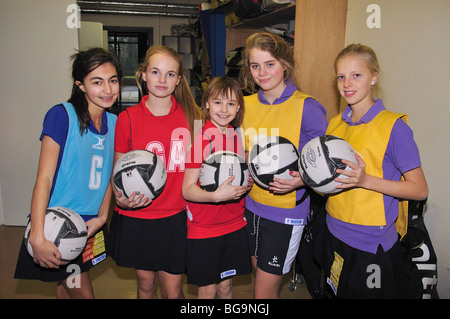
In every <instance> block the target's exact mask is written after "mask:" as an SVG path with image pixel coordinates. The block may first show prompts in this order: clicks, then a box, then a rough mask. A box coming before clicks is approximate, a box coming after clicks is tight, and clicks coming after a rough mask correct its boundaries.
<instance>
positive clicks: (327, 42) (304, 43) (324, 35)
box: [294, 0, 347, 119]
mask: <svg viewBox="0 0 450 319" xmlns="http://www.w3.org/2000/svg"><path fill="white" fill-rule="evenodd" d="M346 15H347V0H297V3H296V18H295V44H294V52H295V57H296V59H297V63H298V67H297V73H296V76H297V83H298V85H299V87H300V89H301V90H302V91H303V92H305V93H307V94H311V95H312V96H314V97H315V98H317V99H318V100H319V102H320V103H321V104H322V105H323V106H324V107H325V109H326V110H327V117H328V119H330V118H331V117H333V116H335V115H336V114H338V110H339V93H338V91H337V89H336V80H335V78H336V76H335V72H334V66H333V65H334V60H335V58H336V56H337V54H338V53H339V52H340V51H341V50H342V49H343V48H344V43H345V24H346Z"/></svg>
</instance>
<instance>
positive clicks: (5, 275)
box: [0, 225, 311, 299]
mask: <svg viewBox="0 0 450 319" xmlns="http://www.w3.org/2000/svg"><path fill="white" fill-rule="evenodd" d="M24 231H25V227H17V226H2V225H0V252H1V253H0V265H1V267H0V299H53V298H55V283H44V282H41V281H36V280H19V279H14V278H13V276H14V270H15V267H16V262H17V255H18V252H19V247H20V245H21V243H22V238H23V234H24ZM89 273H90V276H91V280H92V284H93V286H94V292H95V295H96V298H98V299H135V298H136V276H135V272H134V269H128V268H122V267H117V266H116V265H115V263H114V261H112V259H111V258H107V259H106V260H105V261H103V262H102V263H100V264H99V265H97V266H96V267H94V268H93V269H91V270H90V272H89ZM292 279H293V276H292V274H287V275H285V277H284V279H283V282H282V284H281V289H280V297H281V298H282V299H311V295H310V294H309V293H308V290H307V288H306V284H305V283H304V282H303V283H301V284H294V285H293V286H294V287H295V288H296V289H295V290H294V291H292V289H290V287H289V286H290V283H291V281H292ZM233 284H234V296H235V298H236V299H251V298H253V275H247V276H240V277H237V278H235V279H234V280H233ZM183 291H184V294H185V297H186V299H195V298H196V297H197V289H196V287H195V286H192V285H189V284H187V283H186V280H185V279H184V283H183Z"/></svg>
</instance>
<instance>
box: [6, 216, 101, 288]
mask: <svg viewBox="0 0 450 319" xmlns="http://www.w3.org/2000/svg"><path fill="white" fill-rule="evenodd" d="M107 237H108V231H107V226H106V224H105V225H103V227H102V228H101V229H100V230H99V231H98V232H97V233H96V234H95V235H94V236H92V237H90V238H89V239H88V241H87V243H86V247H85V248H84V251H83V252H82V253H81V254H80V255H79V256H78V257H77V258H75V259H74V260H73V261H72V262H70V263H68V264H66V265H64V266H62V267H59V268H58V269H47V268H43V267H40V266H39V265H38V264H36V263H34V262H33V258H32V257H31V256H30V254H29V253H28V251H27V248H26V247H25V242H24V241H23V242H22V244H21V246H20V251H19V257H18V261H17V266H16V271H15V274H14V278H17V279H37V280H41V281H45V282H56V281H62V280H65V279H67V278H68V277H69V276H71V275H77V274H81V273H83V272H86V271H88V270H89V269H91V268H92V267H93V266H95V265H97V264H98V263H100V262H102V261H103V260H105V259H106V251H107V245H106V243H107ZM74 265H76V266H77V267H74Z"/></svg>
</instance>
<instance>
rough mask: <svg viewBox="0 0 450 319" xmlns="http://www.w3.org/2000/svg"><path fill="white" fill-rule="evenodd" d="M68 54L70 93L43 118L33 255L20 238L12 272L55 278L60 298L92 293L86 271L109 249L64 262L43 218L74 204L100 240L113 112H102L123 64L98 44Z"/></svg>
mask: <svg viewBox="0 0 450 319" xmlns="http://www.w3.org/2000/svg"><path fill="white" fill-rule="evenodd" d="M72 59H73V71H72V75H73V80H74V82H73V89H72V96H71V97H70V99H69V101H68V103H61V104H58V105H55V106H54V107H52V108H51V109H50V110H49V111H48V112H47V114H46V116H45V118H44V123H43V130H42V134H41V137H40V140H41V141H42V144H41V153H40V158H39V166H38V172H37V178H36V184H35V186H34V191H33V197H32V200H31V214H30V221H31V231H30V235H29V242H30V244H31V246H32V249H33V257H31V256H30V255H29V254H28V252H27V250H26V247H25V245H22V246H21V250H20V253H19V260H18V262H17V268H16V273H15V278H22V279H39V280H42V281H46V282H47V281H56V282H57V288H56V297H57V298H94V292H93V288H92V285H91V281H90V279H89V275H88V270H89V269H90V268H92V267H93V266H94V265H95V264H97V263H98V262H100V261H101V260H103V259H105V257H106V250H105V249H106V248H103V249H98V250H97V251H96V253H95V254H92V255H90V256H88V254H83V253H81V254H80V255H79V256H78V257H77V258H76V259H75V260H73V261H72V262H70V263H68V264H67V263H64V262H62V261H61V260H60V258H61V254H60V252H59V251H58V249H57V247H56V246H55V245H54V244H53V243H52V242H51V241H48V240H46V238H45V236H44V220H45V214H46V210H47V207H54V206H62V207H66V208H69V209H72V210H74V211H75V212H77V213H78V214H79V215H81V217H82V218H83V219H84V221H85V222H86V226H87V229H88V238H92V240H93V241H94V245H97V247H105V243H104V240H105V239H106V237H107V236H106V219H107V217H108V210H109V205H110V200H111V194H112V192H111V186H110V178H111V172H112V168H113V150H114V130H115V123H116V119H117V117H116V115H114V114H111V113H108V112H105V111H106V110H107V109H109V108H110V107H112V106H113V104H114V102H115V101H116V99H117V97H118V95H119V92H120V78H121V71H120V67H119V63H118V62H117V60H116V59H115V58H114V56H112V55H111V54H110V53H108V52H107V51H105V50H103V49H100V48H94V49H90V50H86V51H80V52H78V53H76V54H74V55H73V56H72ZM68 265H73V266H72V267H70V268H69V267H68ZM75 275H76V276H77V278H74V277H75ZM69 276H70V277H71V284H70V285H68V284H67V281H68V278H69ZM72 281H73V282H72Z"/></svg>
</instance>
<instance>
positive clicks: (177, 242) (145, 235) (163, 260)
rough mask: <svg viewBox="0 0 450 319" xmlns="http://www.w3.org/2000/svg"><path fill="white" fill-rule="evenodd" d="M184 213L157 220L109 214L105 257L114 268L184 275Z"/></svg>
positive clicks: (185, 227)
mask: <svg viewBox="0 0 450 319" xmlns="http://www.w3.org/2000/svg"><path fill="white" fill-rule="evenodd" d="M186 218H187V217H186V211H185V210H183V211H181V212H179V213H177V214H175V215H172V216H169V217H165V218H159V219H140V218H133V217H128V216H124V215H121V214H118V213H117V212H116V211H115V212H114V213H113V216H112V219H111V224H110V232H109V233H110V237H109V244H110V246H109V247H110V250H109V255H110V256H111V257H112V259H113V260H114V261H115V262H116V264H117V265H118V266H121V267H130V268H135V269H141V270H149V271H165V272H168V273H170V274H174V275H176V274H183V273H185V272H186V243H187V226H186Z"/></svg>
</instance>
